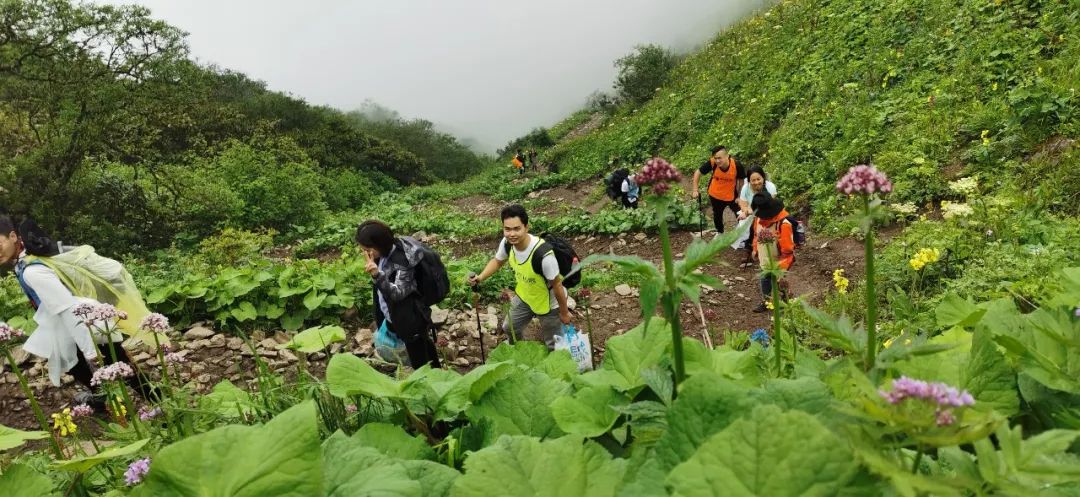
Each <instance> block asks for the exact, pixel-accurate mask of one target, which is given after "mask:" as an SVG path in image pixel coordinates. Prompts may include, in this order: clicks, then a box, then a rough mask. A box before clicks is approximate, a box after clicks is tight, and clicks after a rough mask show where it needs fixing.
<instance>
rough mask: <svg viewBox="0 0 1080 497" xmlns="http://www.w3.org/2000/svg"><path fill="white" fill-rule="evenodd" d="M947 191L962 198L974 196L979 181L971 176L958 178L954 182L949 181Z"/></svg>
mask: <svg viewBox="0 0 1080 497" xmlns="http://www.w3.org/2000/svg"><path fill="white" fill-rule="evenodd" d="M949 189H950V190H952V191H953V192H956V193H959V194H960V195H964V196H970V195H974V194H976V193H978V191H979V180H977V179H975V178H973V177H971V176H968V177H966V178H960V179H958V180H956V181H950V182H949Z"/></svg>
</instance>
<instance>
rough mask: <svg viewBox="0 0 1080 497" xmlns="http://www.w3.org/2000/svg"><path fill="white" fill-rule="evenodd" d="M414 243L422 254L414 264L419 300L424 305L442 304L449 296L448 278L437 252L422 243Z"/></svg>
mask: <svg viewBox="0 0 1080 497" xmlns="http://www.w3.org/2000/svg"><path fill="white" fill-rule="evenodd" d="M416 243H417V244H418V245H420V247H421V249H420V252H421V253H423V254H424V256H423V257H421V258H420V262H419V263H417V264H416V289H417V290H418V291H419V292H420V300H421V301H422V302H423V303H424V305H427V306H432V305H435V304H438V303H439V302H442V301H443V300H444V299H445V298H446V296H447V295H449V294H450V276H448V275H447V274H446V266H444V265H443V263H442V258H440V257H439V253H438V252H435V251H434V250H431V247H428V246H427V245H424V244H423V243H420V242H416Z"/></svg>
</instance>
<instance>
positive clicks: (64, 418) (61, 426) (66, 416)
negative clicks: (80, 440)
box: [52, 407, 79, 437]
mask: <svg viewBox="0 0 1080 497" xmlns="http://www.w3.org/2000/svg"><path fill="white" fill-rule="evenodd" d="M52 419H53V430H56V432H57V433H59V434H60V436H61V437H66V436H68V435H74V434H75V432H76V431H78V430H79V427H78V426H75V422H74V421H72V420H71V408H70V407H69V408H65V409H64V410H63V411H62V412H59V413H55V412H54V413H53V414H52Z"/></svg>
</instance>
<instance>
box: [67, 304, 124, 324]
mask: <svg viewBox="0 0 1080 497" xmlns="http://www.w3.org/2000/svg"><path fill="white" fill-rule="evenodd" d="M71 312H72V313H73V314H75V316H76V317H78V318H79V319H82V320H83V322H84V323H94V322H97V321H106V322H108V321H112V320H116V319H119V320H124V319H127V318H128V316H127V313H126V312H124V311H121V310H120V309H117V308H116V307H113V306H111V305H109V304H101V303H93V304H91V303H84V304H79V305H77V306H75V309H74V310H72V311H71Z"/></svg>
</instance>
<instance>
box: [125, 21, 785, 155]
mask: <svg viewBox="0 0 1080 497" xmlns="http://www.w3.org/2000/svg"><path fill="white" fill-rule="evenodd" d="M117 3H138V4H140V5H145V6H147V7H149V8H150V9H151V11H152V12H153V15H154V17H156V18H159V19H163V20H165V21H166V22H168V23H170V24H172V25H174V26H176V27H179V28H181V29H183V30H184V31H186V32H188V33H189V36H188V44H189V46H190V47H191V53H192V56H193V57H194V58H195V59H197V60H198V61H200V62H202V63H206V64H215V65H218V66H220V67H224V68H228V69H232V70H237V71H240V72H243V73H245V74H247V75H248V76H249V77H251V78H254V79H258V80H262V81H265V82H266V83H267V84H268V86H269V87H270V88H271V89H272V90H276V91H282V92H285V93H289V94H292V95H294V96H296V97H299V98H303V99H304V100H306V101H308V102H310V103H312V104H316V105H329V106H332V107H336V108H338V109H341V110H346V111H348V110H353V109H356V108H358V107H360V105H361V104H362V103H363V102H364V101H365V100H371V101H374V102H376V103H378V104H380V105H383V106H386V107H389V108H391V109H394V110H396V111H398V112H399V113H401V115H402V116H404V117H406V118H412V117H422V118H424V119H428V120H430V121H432V122H435V123H436V124H438V125H439V126H441V127H442V128H443V129H447V130H450V131H452V132H454V133H455V134H457V135H459V136H462V137H466V138H471V139H474V140H476V142H478V143H479V144H480V145H481V146H482V147H483V148H484V149H486V150H487V151H492V150H494V149H495V148H497V147H500V146H502V145H504V144H505V143H506V142H508V141H509V140H511V139H512V138H515V137H517V136H520V135H522V134H524V133H526V132H527V131H529V130H530V129H532V128H535V127H537V126H550V125H552V124H554V123H556V122H558V121H559V120H560V119H561V118H563V117H565V116H566V115H567V114H568V113H570V112H572V111H574V110H576V109H579V108H580V107H581V106H582V104H583V103H584V101H585V98H586V97H587V96H588V95H589V94H590V93H592V92H593V91H595V90H604V91H609V90H610V89H611V84H612V81H613V80H614V77H615V73H616V70H615V67H614V64H613V63H614V61H615V59H617V58H619V57H621V56H623V55H626V54H628V53H630V52H631V51H632V50H633V47H634V46H635V45H638V44H647V43H656V44H660V45H663V46H667V47H669V48H671V49H673V50H675V51H678V52H684V51H688V50H690V49H692V48H693V47H695V46H697V45H699V44H701V43H702V42H705V41H707V40H709V39H711V38H712V37H713V36H715V35H716V33H718V32H719V31H720V30H721V29H723V28H724V27H726V26H728V25H730V24H732V23H733V22H735V21H737V20H738V19H740V18H742V17H744V16H745V15H747V14H749V13H751V12H753V11H755V10H757V9H760V8H761V7H762V5H764V4H766V3H767V0H741V1H740V0H672V1H656V0H652V1H650V0H578V1H570V0H547V1H544V2H524V1H518V0H379V1H375V0H366V1H346V0H336V1H332V0H307V1H303V2H298V1H295V0H288V1H285V0H257V1H256V0H215V1H209V0H136V1H135V2H117Z"/></svg>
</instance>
